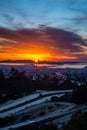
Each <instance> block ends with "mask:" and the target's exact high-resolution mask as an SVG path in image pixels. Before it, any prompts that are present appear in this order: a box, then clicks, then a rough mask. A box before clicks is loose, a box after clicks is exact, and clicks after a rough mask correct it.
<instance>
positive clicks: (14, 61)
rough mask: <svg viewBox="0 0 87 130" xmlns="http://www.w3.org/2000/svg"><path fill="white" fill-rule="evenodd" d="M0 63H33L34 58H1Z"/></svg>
mask: <svg viewBox="0 0 87 130" xmlns="http://www.w3.org/2000/svg"><path fill="white" fill-rule="evenodd" d="M0 63H33V61H32V60H1V61H0Z"/></svg>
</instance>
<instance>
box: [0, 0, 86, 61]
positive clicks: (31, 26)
mask: <svg viewBox="0 0 87 130" xmlns="http://www.w3.org/2000/svg"><path fill="white" fill-rule="evenodd" d="M86 12H87V1H86V0H79V1H78V0H76V1H75V0H71V1H70V0H55V2H54V0H37V1H35V0H29V1H28V0H22V1H21V0H15V1H12V0H0V60H7V59H11V60H33V61H37V60H38V59H39V60H40V61H87V13H86Z"/></svg>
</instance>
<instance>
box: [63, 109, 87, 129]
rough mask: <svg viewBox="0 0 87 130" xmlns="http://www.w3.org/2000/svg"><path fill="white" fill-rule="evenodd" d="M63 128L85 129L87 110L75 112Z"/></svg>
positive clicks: (86, 126)
mask: <svg viewBox="0 0 87 130" xmlns="http://www.w3.org/2000/svg"><path fill="white" fill-rule="evenodd" d="M63 130H87V112H85V113H83V112H80V111H78V112H76V113H75V114H74V115H73V116H72V118H71V120H70V121H69V122H68V123H67V124H66V125H63Z"/></svg>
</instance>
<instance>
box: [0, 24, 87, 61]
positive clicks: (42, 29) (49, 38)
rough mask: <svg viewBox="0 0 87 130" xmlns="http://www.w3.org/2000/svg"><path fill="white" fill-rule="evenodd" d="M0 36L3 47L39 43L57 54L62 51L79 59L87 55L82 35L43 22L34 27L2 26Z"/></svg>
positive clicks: (1, 50) (0, 50) (0, 43)
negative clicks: (8, 27) (48, 25)
mask: <svg viewBox="0 0 87 130" xmlns="http://www.w3.org/2000/svg"><path fill="white" fill-rule="evenodd" d="M0 38H3V40H1V42H0V45H1V46H2V47H5V46H6V47H7V49H8V48H9V47H10V48H15V47H17V46H19V47H20V48H21V47H23V46H29V45H30V46H33V45H38V44H39V45H42V46H43V47H45V48H49V49H50V50H51V51H52V52H53V53H54V54H56V55H58V53H60V54H64V55H69V56H75V57H77V59H79V60H80V59H81V60H82V59H85V60H86V56H87V55H86V54H84V49H83V48H82V47H81V46H86V42H85V40H83V39H82V38H81V37H80V36H78V35H77V34H75V33H73V32H70V31H66V30H63V29H57V28H52V27H46V26H44V25H42V24H41V25H39V27H38V28H34V29H17V30H11V29H6V28H0ZM4 39H5V40H4ZM6 40H7V41H6ZM5 50H6V49H5ZM1 52H3V49H0V53H1ZM8 52H9V49H8ZM80 54H81V55H80Z"/></svg>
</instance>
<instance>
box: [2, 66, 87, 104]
mask: <svg viewBox="0 0 87 130" xmlns="http://www.w3.org/2000/svg"><path fill="white" fill-rule="evenodd" d="M74 76H75V77H74V78H75V79H74V82H71V81H72V76H71V75H69V74H66V80H64V82H62V83H61V84H59V82H60V80H61V78H58V77H53V78H49V76H48V75H46V74H45V75H44V77H43V78H41V77H40V76H39V75H37V79H36V80H33V78H32V76H26V75H25V71H21V72H20V71H18V70H17V69H15V68H11V70H10V71H9V74H8V76H5V75H4V73H3V71H2V70H0V103H3V102H5V101H7V100H9V99H17V98H20V97H23V96H25V95H28V94H30V93H32V92H34V91H35V90H37V89H42V90H58V89H73V90H74V92H73V94H72V95H68V94H67V95H65V96H63V97H61V98H58V97H52V99H51V100H52V101H69V102H75V103H77V104H82V103H85V102H87V80H86V77H85V78H83V77H82V78H81V76H79V75H74ZM78 80H81V81H82V82H83V84H81V86H80V87H78V85H77V81H78ZM39 97H41V98H42V97H43V95H42V94H40V95H39Z"/></svg>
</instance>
